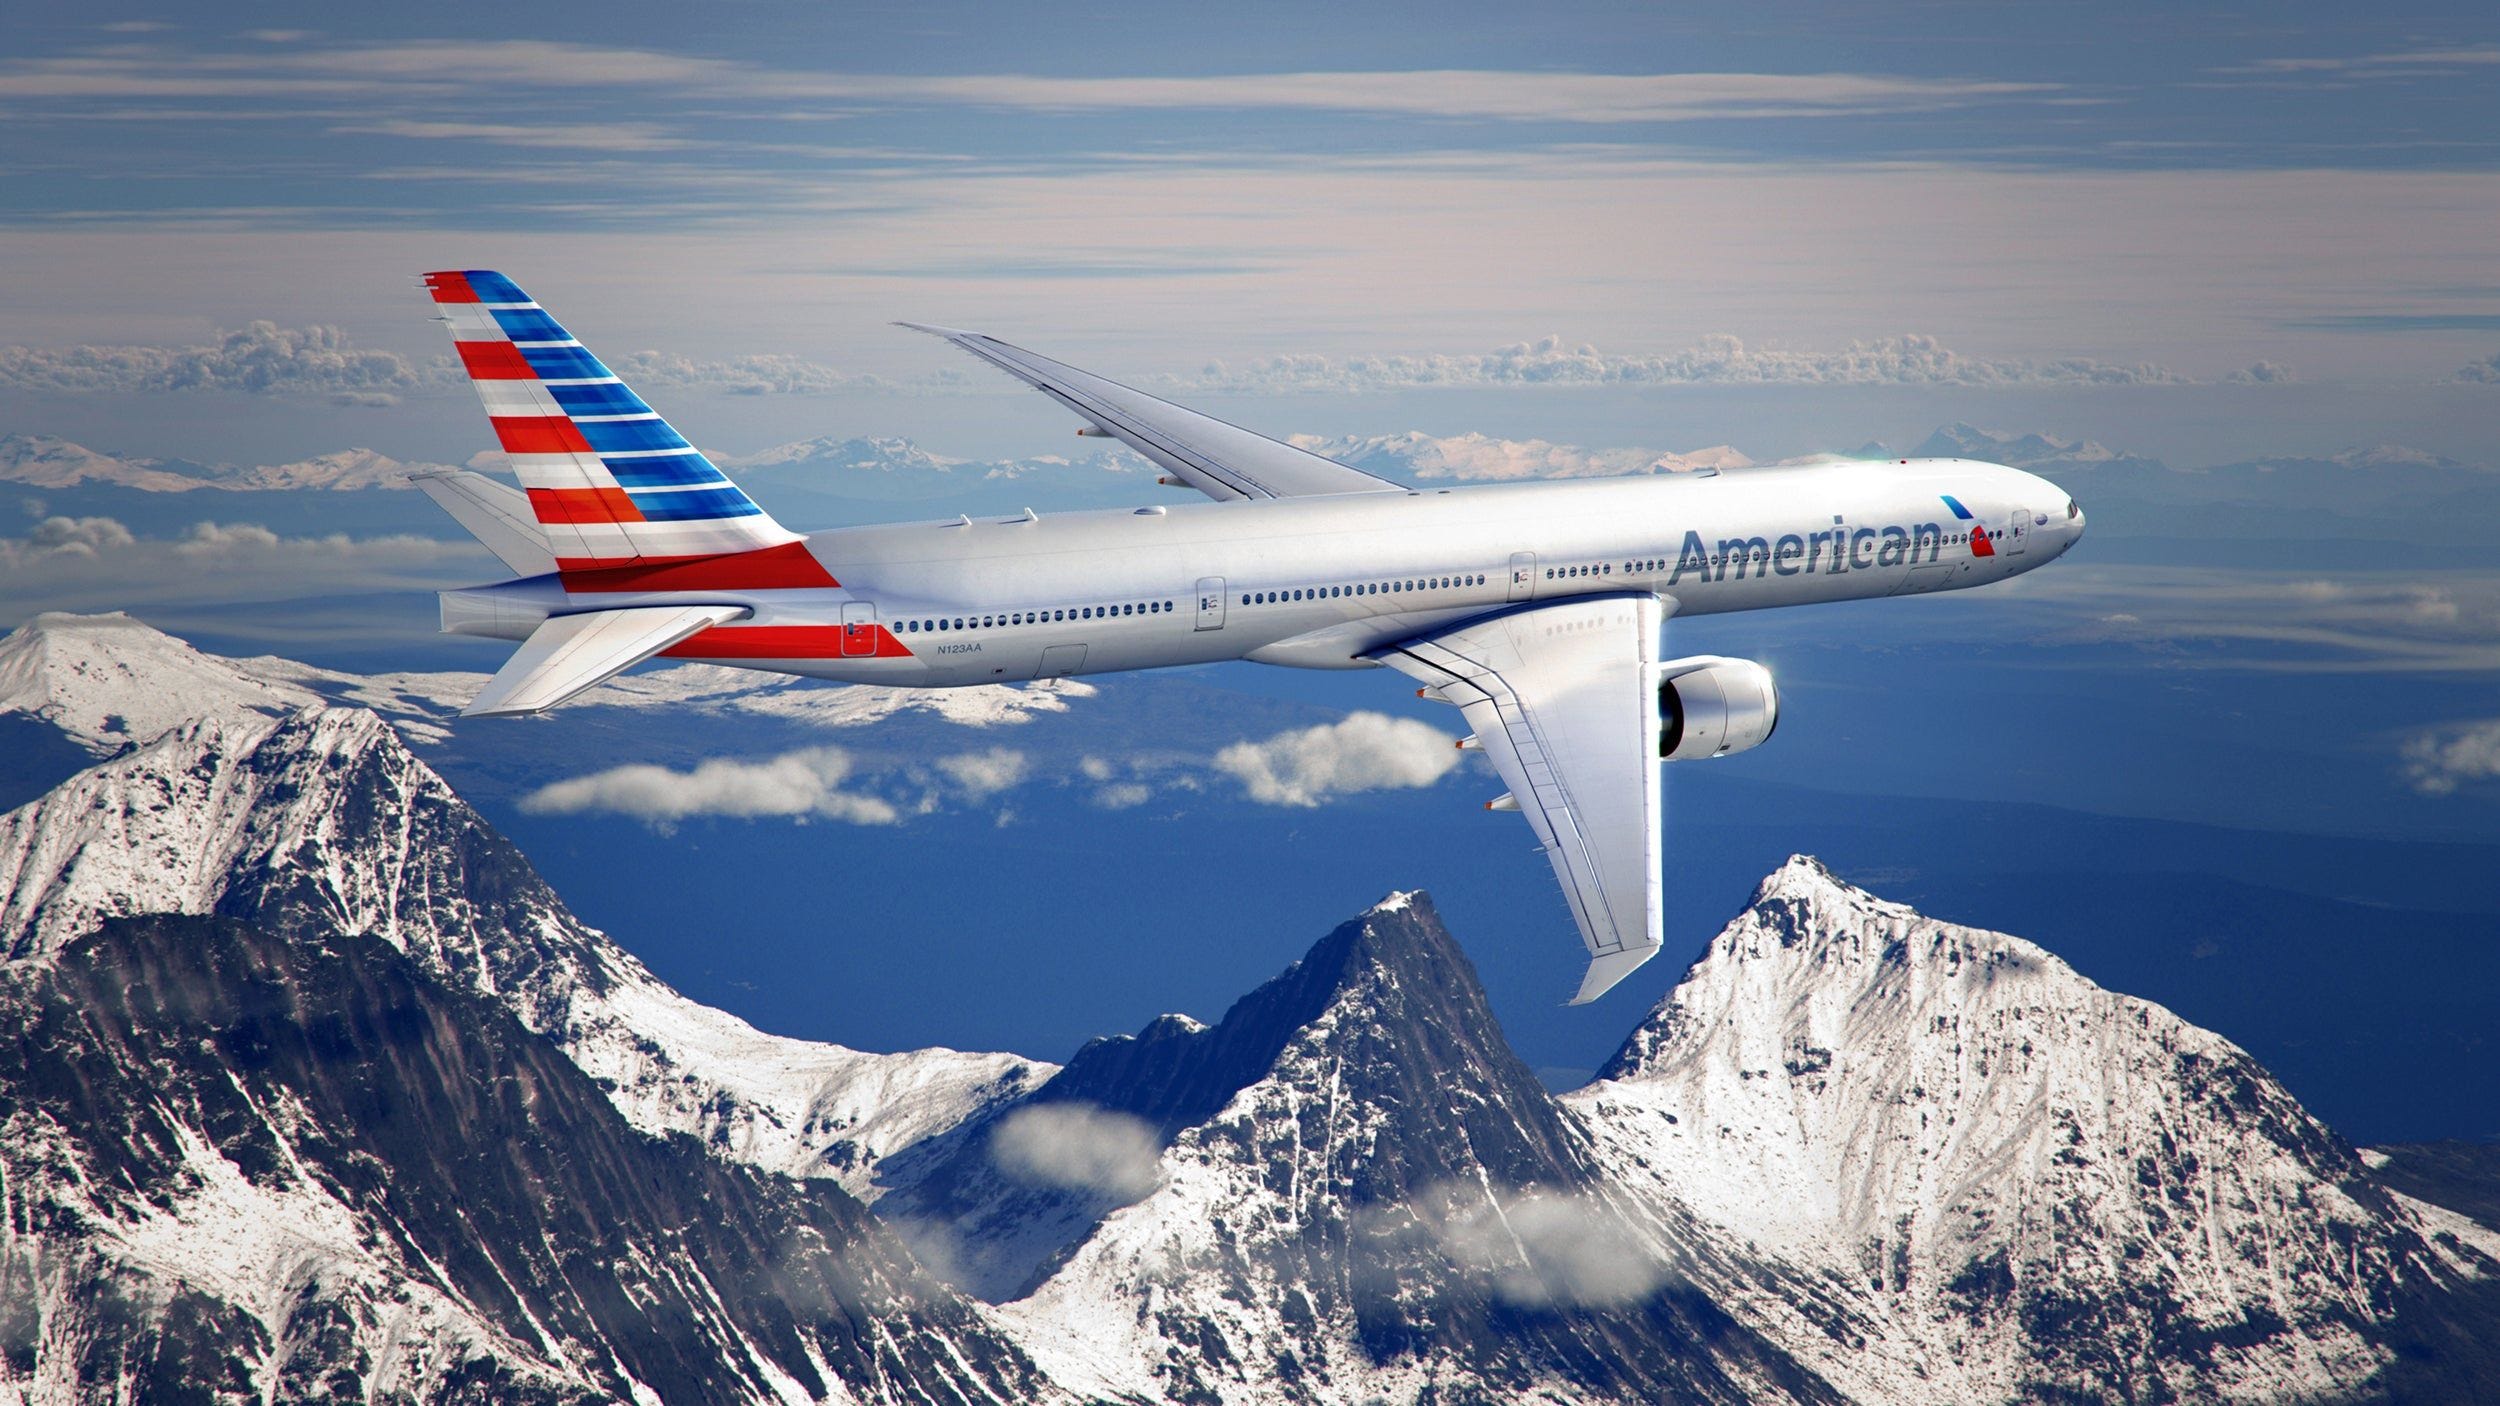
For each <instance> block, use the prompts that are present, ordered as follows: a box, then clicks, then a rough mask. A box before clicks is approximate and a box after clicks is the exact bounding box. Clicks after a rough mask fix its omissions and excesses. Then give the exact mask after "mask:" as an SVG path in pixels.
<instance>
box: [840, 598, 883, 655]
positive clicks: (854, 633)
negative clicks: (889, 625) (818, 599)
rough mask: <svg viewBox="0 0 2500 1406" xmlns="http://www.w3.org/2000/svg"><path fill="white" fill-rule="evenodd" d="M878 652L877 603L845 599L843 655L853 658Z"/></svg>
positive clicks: (843, 604)
mask: <svg viewBox="0 0 2500 1406" xmlns="http://www.w3.org/2000/svg"><path fill="white" fill-rule="evenodd" d="M876 652H877V607H876V603H875V602H873V601H864V600H854V601H844V602H843V603H842V657H843V658H845V659H852V658H857V657H859V656H862V655H868V654H874V653H876Z"/></svg>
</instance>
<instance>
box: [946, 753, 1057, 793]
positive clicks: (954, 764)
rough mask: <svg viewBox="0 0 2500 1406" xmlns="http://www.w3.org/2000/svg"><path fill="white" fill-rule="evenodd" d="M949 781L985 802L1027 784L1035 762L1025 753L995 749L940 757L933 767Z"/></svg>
mask: <svg viewBox="0 0 2500 1406" xmlns="http://www.w3.org/2000/svg"><path fill="white" fill-rule="evenodd" d="M934 765H935V766H936V767H937V769H938V770H939V771H941V772H943V773H945V775H946V778H947V779H948V780H949V781H952V782H954V783H955V784H956V785H958V786H960V787H962V788H963V789H964V790H965V791H966V792H968V793H970V794H971V796H972V798H973V799H974V800H986V799H987V798H989V797H991V796H995V795H997V794H998V793H999V792H1001V791H1009V790H1013V789H1015V788H1016V787H1018V786H1021V785H1023V784H1024V780H1025V777H1026V776H1028V775H1030V774H1031V772H1032V769H1033V768H1032V763H1031V762H1030V761H1029V760H1028V759H1027V758H1026V757H1025V755H1024V753H1022V752H1019V751H1017V750H1015V749H1014V748H1012V747H992V748H990V749H989V750H988V751H985V752H960V753H957V754H956V755H954V756H951V757H940V758H939V759H938V760H937V761H936V763H935V764H934Z"/></svg>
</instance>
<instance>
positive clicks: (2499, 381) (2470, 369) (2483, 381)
mask: <svg viewBox="0 0 2500 1406" xmlns="http://www.w3.org/2000/svg"><path fill="white" fill-rule="evenodd" d="M2448 379H2450V380H2452V381H2464V382H2467V383H2469V384H2472V385H2478V386H2500V352H2494V353H2492V354H2491V355H2490V356H2488V357H2486V358H2484V359H2483V360H2481V361H2469V362H2467V363H2466V364H2465V365H2463V366H2460V367H2458V368H2457V374H2456V375H2454V376H2451V377H2449V378H2448Z"/></svg>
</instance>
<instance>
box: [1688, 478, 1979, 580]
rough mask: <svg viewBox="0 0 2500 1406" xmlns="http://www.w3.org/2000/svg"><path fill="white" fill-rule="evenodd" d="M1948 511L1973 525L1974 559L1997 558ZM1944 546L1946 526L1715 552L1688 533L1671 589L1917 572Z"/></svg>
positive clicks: (1954, 503)
mask: <svg viewBox="0 0 2500 1406" xmlns="http://www.w3.org/2000/svg"><path fill="white" fill-rule="evenodd" d="M1944 505H1945V506H1946V507H1948V508H1951V509H1952V510H1953V515H1954V517H1956V518H1958V519H1960V520H1962V521H1964V522H1968V523H1971V524H1972V526H1971V527H1970V529H1969V530H1968V532H1967V533H1960V532H1957V533H1956V535H1957V536H1962V537H1965V538H1966V540H1968V541H1969V543H1970V548H1971V555H1973V556H1980V557H1989V556H1995V555H1996V551H1995V549H1994V548H1993V547H1991V546H1990V545H1989V542H1988V531H1987V529H1986V528H1983V527H1980V526H1978V525H1977V519H1976V518H1974V517H1973V516H1972V515H1971V510H1970V509H1968V508H1965V507H1963V506H1962V504H1961V502H1960V500H1958V499H1955V498H1953V497H1951V496H1947V497H1945V499H1944ZM1944 542H1945V530H1944V528H1943V526H1942V525H1941V524H1938V523H1932V522H1922V523H1920V524H1918V525H1917V526H1915V527H1898V526H1885V527H1851V526H1849V525H1848V524H1846V523H1834V524H1833V525H1832V526H1831V527H1829V528H1827V529H1825V530H1823V531H1820V532H1789V533H1784V534H1782V535H1781V536H1779V537H1777V538H1771V537H1722V538H1720V539H1719V542H1718V545H1717V549H1716V550H1715V551H1714V550H1713V549H1712V546H1711V544H1710V543H1709V542H1707V541H1704V540H1703V539H1702V535H1701V534H1700V533H1698V532H1692V531H1687V532H1686V533H1685V534H1684V545H1683V547H1682V548H1681V549H1679V550H1678V551H1677V553H1676V557H1675V570H1674V571H1673V572H1672V573H1671V574H1669V575H1668V577H1667V584H1668V585H1670V586H1672V585H1674V584H1675V583H1676V582H1678V581H1681V580H1683V579H1684V578H1685V576H1686V575H1688V574H1689V575H1693V576H1696V577H1699V578H1700V579H1701V580H1704V581H1725V580H1727V579H1728V578H1729V577H1730V576H1733V577H1735V578H1736V579H1738V580H1743V579H1744V577H1745V574H1746V573H1747V572H1748V571H1750V572H1752V573H1753V574H1754V575H1756V576H1773V575H1777V576H1803V575H1810V574H1812V573H1814V572H1817V571H1819V572H1822V573H1823V574H1824V575H1826V576H1838V575H1841V574H1842V573H1844V572H1849V571H1873V570H1877V569H1879V568H1882V567H1887V566H1917V565H1920V564H1922V563H1926V562H1933V561H1936V560H1938V559H1940V558H1941V557H1942V556H1943V555H1944Z"/></svg>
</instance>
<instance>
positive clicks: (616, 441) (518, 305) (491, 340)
mask: <svg viewBox="0 0 2500 1406" xmlns="http://www.w3.org/2000/svg"><path fill="white" fill-rule="evenodd" d="M425 286H426V290H427V291H428V292H429V293H431V294H432V295H433V298H434V303H435V307H436V311H437V312H438V313H439V314H440V315H441V319H442V320H443V321H444V322H446V323H448V324H449V325H450V327H451V337H452V345H453V347H454V348H455V349H456V350H457V351H458V352H459V353H460V364H461V366H462V367H463V368H464V369H466V370H467V372H468V375H469V379H470V380H471V381H472V382H473V383H475V384H476V386H477V393H478V398H479V399H480V400H482V401H484V402H485V403H486V415H487V418H488V419H489V420H491V421H492V422H493V423H494V426H495V438H496V439H497V441H498V442H499V443H501V444H502V446H503V451H504V453H505V454H506V455H508V456H509V457H510V458H511V460H512V468H513V472H514V474H515V475H516V476H517V477H518V478H519V479H520V481H521V487H522V489H523V490H524V491H525V492H526V493H527V494H528V495H529V505H530V508H531V511H532V513H533V514H534V516H535V517H536V519H537V524H538V527H539V528H540V530H541V531H543V532H544V533H545V534H546V538H547V541H548V545H549V547H550V549H551V550H552V552H553V554H554V557H555V560H556V565H557V567H558V569H560V570H562V571H565V572H574V571H597V570H602V569H607V568H613V567H620V566H631V565H636V564H641V565H654V564H661V563H666V562H670V561H686V560H692V559H698V558H704V557H716V556H724V555H730V554H734V553H743V552H757V551H766V550H770V549H773V548H781V547H789V546H790V545H791V544H793V543H796V542H798V541H799V540H800V539H799V535H798V534H797V533H795V532H792V531H790V530H789V529H787V528H785V527H783V526H782V525H781V524H780V523H777V522H775V521H773V520H772V518H771V517H770V516H768V515H767V514H766V513H765V512H764V510H763V509H762V508H759V507H757V506H756V505H755V502H754V500H752V499H750V498H748V497H747V495H746V494H745V493H744V492H743V491H741V490H740V489H739V487H738V485H736V484H734V483H732V482H730V481H729V476H728V475H726V474H724V473H722V472H721V471H720V470H719V469H718V468H715V467H714V466H713V464H712V461H711V460H709V459H707V458H705V457H704V456H703V454H702V453H701V452H700V451H698V450H697V449H696V448H695V447H694V446H693V445H691V444H688V443H687V442H686V439H685V436H683V435H680V434H679V433H677V431H676V430H674V429H672V428H670V426H669V423H668V421H666V420H663V419H661V418H660V416H659V414H658V412H656V411H654V410H653V409H652V408H651V407H650V406H649V405H647V404H645V403H643V400H642V397H640V396H638V395H636V394H634V392H633V391H632V389H631V388H629V387H628V386H626V384H625V383H624V382H623V381H622V380H620V379H618V377H617V376H616V374H615V373H614V372H612V371H610V370H609V369H608V368H607V366H606V365H605V364H603V363H602V362H600V360H599V359H598V358H597V357H594V356H592V355H591V354H590V352H589V351H588V349H586V348H584V347H583V346H582V344H581V343H580V342H579V341H577V340H576V339H575V338H574V336H573V334H572V333H570V332H567V331H566V330H565V329H564V327H563V325H562V324H560V323H558V322H557V321H556V320H555V319H554V318H552V317H549V316H548V315H547V313H546V312H545V310H544V309H542V308H540V307H539V306H538V304H537V303H536V302H533V301H532V300H531V299H530V297H529V295H528V294H526V293H524V292H522V291H521V290H520V288H519V287H518V286H517V285H515V284H514V283H513V282H512V280H511V279H508V278H506V277H504V276H503V275H502V274H500V273H495V272H492V271H490V270H486V269H467V270H462V271H457V272H440V273H429V274H427V275H425Z"/></svg>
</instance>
